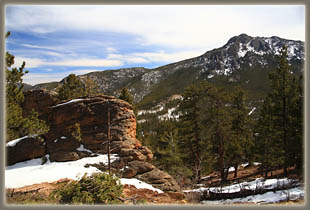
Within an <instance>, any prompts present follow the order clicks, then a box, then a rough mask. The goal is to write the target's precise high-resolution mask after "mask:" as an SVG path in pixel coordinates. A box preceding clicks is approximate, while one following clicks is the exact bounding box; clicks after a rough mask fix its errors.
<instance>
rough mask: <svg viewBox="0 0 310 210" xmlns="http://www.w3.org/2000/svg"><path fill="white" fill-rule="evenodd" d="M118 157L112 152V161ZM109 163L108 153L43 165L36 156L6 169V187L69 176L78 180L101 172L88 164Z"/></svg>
mask: <svg viewBox="0 0 310 210" xmlns="http://www.w3.org/2000/svg"><path fill="white" fill-rule="evenodd" d="M117 159H118V156H117V155H116V154H111V162H113V161H115V160H117ZM95 163H104V164H107V163H108V156H107V155H102V154H101V155H98V156H96V157H85V158H82V159H79V160H76V161H68V162H50V160H49V159H48V160H47V162H46V163H45V164H44V165H42V160H41V158H36V159H32V160H28V161H24V162H20V163H16V164H14V165H11V166H7V167H6V169H5V188H18V187H23V186H27V185H32V184H39V183H42V182H54V181H57V180H59V179H63V178H69V179H74V180H77V179H79V178H81V177H82V176H83V175H84V174H85V173H86V174H93V173H96V172H101V171H100V170H98V169H97V168H96V167H93V166H89V167H87V168H85V167H84V166H85V165H86V164H95Z"/></svg>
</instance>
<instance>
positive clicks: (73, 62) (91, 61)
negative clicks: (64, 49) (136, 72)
mask: <svg viewBox="0 0 310 210" xmlns="http://www.w3.org/2000/svg"><path fill="white" fill-rule="evenodd" d="M23 61H25V62H26V68H34V67H40V66H77V67H81V66H93V67H116V66H122V65H123V62H122V61H121V60H115V59H114V60H111V59H98V58H83V59H66V60H59V61H47V60H43V59H39V58H26V57H18V56H16V57H15V64H14V67H19V66H21V64H22V62H23Z"/></svg>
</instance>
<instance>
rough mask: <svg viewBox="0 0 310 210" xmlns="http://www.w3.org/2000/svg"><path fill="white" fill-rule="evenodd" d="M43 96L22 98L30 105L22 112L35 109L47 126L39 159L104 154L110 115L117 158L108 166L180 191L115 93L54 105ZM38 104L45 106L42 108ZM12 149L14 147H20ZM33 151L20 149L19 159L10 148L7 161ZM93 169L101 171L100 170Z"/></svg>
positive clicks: (43, 93) (128, 107)
mask: <svg viewBox="0 0 310 210" xmlns="http://www.w3.org/2000/svg"><path fill="white" fill-rule="evenodd" d="M35 95H37V96H39V98H41V99H42V101H41V102H38V103H39V105H36V101H37V99H35V97H34V96H35ZM47 95H48V92H46V91H38V90H35V91H32V92H31V93H28V94H26V96H25V101H26V102H27V101H28V102H29V104H30V105H26V104H25V106H24V107H25V109H26V110H30V109H32V108H33V109H35V110H36V111H38V112H39V113H40V116H43V117H44V119H46V121H47V123H48V124H49V126H50V130H49V132H48V133H47V134H45V135H44V136H42V137H43V138H44V144H45V145H41V146H43V147H42V148H44V152H41V153H40V156H41V157H42V156H43V155H45V154H49V159H50V160H51V161H72V160H77V159H80V158H83V157H87V156H94V155H96V154H106V153H107V152H108V136H107V134H108V118H109V121H110V140H111V141H110V150H111V153H112V154H117V155H118V157H119V159H118V160H116V161H114V162H113V163H112V167H113V170H117V171H118V173H119V174H121V176H122V177H124V178H138V179H141V180H142V181H145V182H147V183H149V184H152V185H154V187H156V188H159V189H161V190H163V191H179V190H180V188H179V186H178V184H177V183H176V182H175V180H174V179H173V178H172V177H171V176H170V175H169V174H167V173H166V172H163V171H160V170H159V169H157V168H156V167H155V166H154V165H152V164H151V160H152V158H153V154H152V152H151V150H150V149H148V148H147V147H145V146H142V145H141V143H140V142H139V140H137V139H136V118H135V115H134V112H133V108H132V106H131V105H130V104H129V103H127V102H125V101H123V100H120V99H117V98H115V97H111V96H104V95H99V96H95V97H83V98H79V99H75V100H71V101H63V102H61V103H58V104H56V101H55V100H54V98H53V97H54V96H50V97H49V96H47ZM27 97H29V98H27ZM43 104H44V105H46V106H47V108H42V107H41V105H42V106H43ZM25 142H28V143H30V141H25ZM15 147H16V148H15ZM14 148H15V150H18V151H19V150H20V149H21V148H22V145H21V146H20V145H16V146H14ZM32 151H33V150H32V149H31V148H29V150H27V151H26V152H24V158H19V159H14V158H12V156H13V154H16V152H12V150H11V149H9V151H8V153H9V157H8V159H9V161H8V164H13V163H16V162H19V161H23V160H26V159H31V158H34V157H33V156H27V155H25V153H28V152H29V153H32ZM42 151H43V150H42ZM38 156H39V155H36V156H35V157H38ZM98 167H100V170H101V169H104V168H105V167H102V166H98ZM98 169H99V168H98Z"/></svg>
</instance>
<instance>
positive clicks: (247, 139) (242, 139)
mask: <svg viewBox="0 0 310 210" xmlns="http://www.w3.org/2000/svg"><path fill="white" fill-rule="evenodd" d="M231 111H232V138H231V149H232V152H233V154H234V155H233V156H232V164H233V166H234V168H235V177H237V173H238V165H239V164H240V163H241V162H242V161H246V160H247V159H250V156H251V154H250V151H251V148H252V146H253V138H252V131H251V124H252V123H251V120H250V117H249V110H248V108H247V106H246V96H245V91H244V90H243V89H241V87H237V88H236V91H235V93H234V94H233V96H232V107H231ZM247 161H249V160H247Z"/></svg>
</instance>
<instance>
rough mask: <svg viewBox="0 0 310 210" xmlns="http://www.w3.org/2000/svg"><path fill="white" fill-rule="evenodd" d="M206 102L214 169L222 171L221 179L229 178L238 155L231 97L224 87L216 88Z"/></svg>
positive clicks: (206, 117) (206, 121) (205, 114)
mask: <svg viewBox="0 0 310 210" xmlns="http://www.w3.org/2000/svg"><path fill="white" fill-rule="evenodd" d="M205 100H207V102H205V103H204V107H206V108H205V110H204V118H205V119H206V120H205V126H206V127H208V133H209V135H208V138H209V139H210V144H211V146H212V153H210V155H212V156H213V158H214V160H215V164H214V169H216V170H218V171H220V174H221V181H222V182H225V181H226V180H227V176H228V172H229V168H230V166H232V164H233V162H232V161H233V158H234V157H235V156H236V155H235V152H236V151H234V150H233V144H232V136H233V133H232V115H231V98H230V97H229V95H228V94H227V92H226V91H225V90H224V89H223V88H219V89H214V91H212V92H211V93H210V94H209V95H208V97H207V98H206V99H205Z"/></svg>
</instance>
